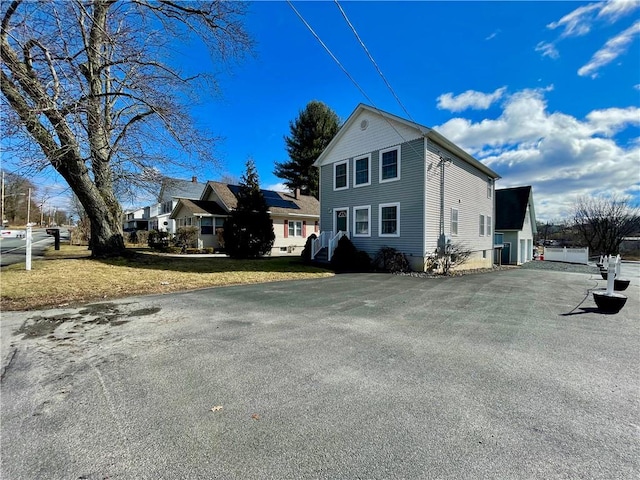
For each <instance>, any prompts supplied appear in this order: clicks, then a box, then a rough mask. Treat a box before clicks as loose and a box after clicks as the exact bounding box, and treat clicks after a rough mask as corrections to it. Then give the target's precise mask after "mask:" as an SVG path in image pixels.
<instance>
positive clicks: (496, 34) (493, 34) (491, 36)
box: [485, 29, 500, 40]
mask: <svg viewBox="0 0 640 480" xmlns="http://www.w3.org/2000/svg"><path fill="white" fill-rule="evenodd" d="M499 33H500V29H498V30H496V31H495V32H493V33H492V34H491V35H489V36H488V37H486V38H485V40H491V39H492V38H496V37H497V36H498V34H499Z"/></svg>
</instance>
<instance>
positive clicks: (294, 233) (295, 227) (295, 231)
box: [289, 220, 302, 237]
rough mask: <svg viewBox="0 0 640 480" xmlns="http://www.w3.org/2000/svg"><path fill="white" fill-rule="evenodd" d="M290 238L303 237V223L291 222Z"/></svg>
mask: <svg viewBox="0 0 640 480" xmlns="http://www.w3.org/2000/svg"><path fill="white" fill-rule="evenodd" d="M289 236H290V237H301V236H302V222H301V221H296V220H289Z"/></svg>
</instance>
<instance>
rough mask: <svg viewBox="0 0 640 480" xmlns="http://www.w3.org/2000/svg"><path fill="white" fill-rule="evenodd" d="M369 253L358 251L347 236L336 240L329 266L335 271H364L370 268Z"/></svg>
mask: <svg viewBox="0 0 640 480" xmlns="http://www.w3.org/2000/svg"><path fill="white" fill-rule="evenodd" d="M370 263H371V262H370V259H369V255H367V253H366V252H359V251H358V249H357V248H356V247H355V245H354V244H353V242H351V240H349V238H347V237H342V238H341V239H340V240H338V246H337V247H336V249H335V251H334V252H333V256H332V257H331V268H333V269H334V270H335V271H336V272H365V271H368V270H369V268H370Z"/></svg>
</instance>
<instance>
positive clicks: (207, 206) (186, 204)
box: [175, 198, 228, 216]
mask: <svg viewBox="0 0 640 480" xmlns="http://www.w3.org/2000/svg"><path fill="white" fill-rule="evenodd" d="M179 205H182V208H186V209H187V210H189V212H191V214H192V215H196V216H199V215H200V216H201V215H204V216H207V215H227V213H228V212H227V211H226V210H225V209H224V208H222V207H221V206H220V205H219V204H218V202H213V201H210V200H189V199H188V198H179V199H178V205H176V207H175V211H177V210H178V206H179Z"/></svg>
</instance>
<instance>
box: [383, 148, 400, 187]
mask: <svg viewBox="0 0 640 480" xmlns="http://www.w3.org/2000/svg"><path fill="white" fill-rule="evenodd" d="M399 179H400V146H397V147H393V148H387V149H386V150H380V183H384V182H392V181H394V180H399Z"/></svg>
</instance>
